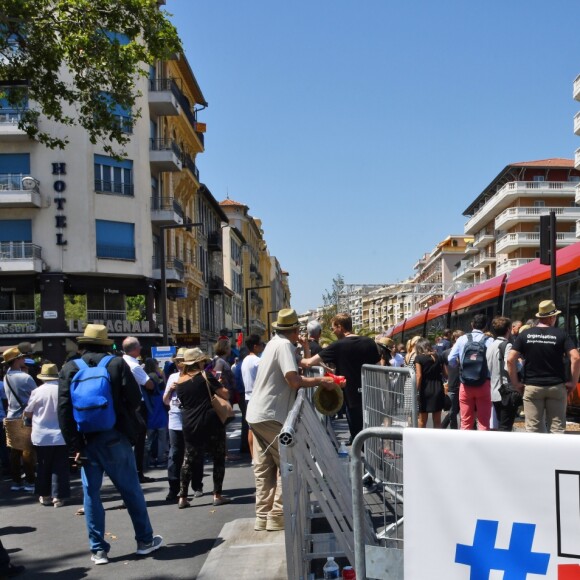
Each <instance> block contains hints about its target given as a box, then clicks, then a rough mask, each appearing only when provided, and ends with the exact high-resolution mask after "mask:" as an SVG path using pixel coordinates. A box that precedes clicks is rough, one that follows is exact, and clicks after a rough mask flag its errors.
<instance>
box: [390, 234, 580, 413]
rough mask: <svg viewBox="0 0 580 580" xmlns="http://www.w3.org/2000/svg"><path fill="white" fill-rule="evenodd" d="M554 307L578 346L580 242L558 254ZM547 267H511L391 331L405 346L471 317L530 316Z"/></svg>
mask: <svg viewBox="0 0 580 580" xmlns="http://www.w3.org/2000/svg"><path fill="white" fill-rule="evenodd" d="M556 266H557V281H556V300H555V302H556V304H557V306H558V308H559V309H560V310H562V315H561V316H560V317H559V319H558V326H560V327H561V328H564V329H565V330H566V331H567V332H568V334H569V335H570V336H571V337H572V339H573V340H574V342H575V344H576V345H577V346H578V345H580V242H577V243H575V244H572V245H571V246H568V247H566V248H562V249H561V250H558V252H557V258H556ZM550 292H551V290H550V266H544V265H542V264H540V261H539V259H536V260H533V261H532V262H529V263H527V264H525V265H523V266H520V267H518V268H515V269H514V270H512V271H511V272H510V273H509V274H502V275H501V276H496V277H495V278H492V279H490V280H486V281H485V282H482V283H481V284H477V285H476V286H473V287H471V288H468V289H467V290H463V291H461V292H457V293H455V294H453V295H452V296H448V297H447V298H445V299H444V300H442V301H441V302H438V303H437V304H434V305H433V306H430V307H429V308H427V309H425V310H422V311H421V312H418V313H417V314H415V315H414V316H411V317H410V318H408V319H406V320H404V321H403V322H400V323H399V324H397V325H396V326H394V327H393V328H392V329H390V331H389V333H388V334H389V336H391V337H392V338H393V339H394V340H395V341H396V342H406V341H407V340H408V339H409V338H411V337H413V336H415V335H419V336H427V337H429V338H431V339H433V338H434V337H435V336H436V335H437V334H441V332H442V331H443V329H445V328H451V329H457V328H458V329H461V330H464V331H468V330H470V322H471V319H472V318H473V316H474V315H475V314H478V313H483V314H486V315H487V317H488V319H489V320H491V319H492V318H493V317H494V316H497V315H503V316H507V317H509V318H511V319H512V320H522V321H523V322H524V323H525V322H526V320H528V319H529V318H534V314H535V313H536V312H537V307H538V304H539V303H540V302H541V301H542V300H547V299H549V298H551V296H550ZM570 407H572V408H573V409H571V410H574V411H575V412H579V413H580V390H579V389H578V388H577V389H576V391H575V392H574V393H573V394H572V395H571V399H570Z"/></svg>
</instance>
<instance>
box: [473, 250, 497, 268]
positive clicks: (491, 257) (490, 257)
mask: <svg viewBox="0 0 580 580" xmlns="http://www.w3.org/2000/svg"><path fill="white" fill-rule="evenodd" d="M474 260H475V265H476V266H479V267H480V268H483V267H484V266H491V265H492V264H495V262H496V256H495V252H481V253H480V254H479V255H478V256H475V258H474Z"/></svg>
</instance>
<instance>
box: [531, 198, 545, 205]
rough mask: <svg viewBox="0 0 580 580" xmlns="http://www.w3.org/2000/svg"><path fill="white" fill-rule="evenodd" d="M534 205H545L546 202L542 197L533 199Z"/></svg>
mask: <svg viewBox="0 0 580 580" xmlns="http://www.w3.org/2000/svg"><path fill="white" fill-rule="evenodd" d="M534 207H546V202H545V201H544V200H543V199H537V200H536V201H534Z"/></svg>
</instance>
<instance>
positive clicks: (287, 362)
mask: <svg viewBox="0 0 580 580" xmlns="http://www.w3.org/2000/svg"><path fill="white" fill-rule="evenodd" d="M295 351H296V347H295V346H294V345H293V344H292V343H291V342H290V341H289V340H288V339H287V338H286V337H285V336H282V335H278V334H277V335H276V336H274V338H273V339H272V340H270V341H269V342H268V344H267V345H266V348H265V349H264V353H263V354H262V358H261V359H260V364H259V366H258V373H257V375H256V380H255V382H254V389H253V391H252V398H251V399H250V402H249V403H248V410H247V413H246V420H247V421H248V423H250V424H251V423H261V422H263V421H277V422H278V423H280V424H283V423H284V421H285V420H286V417H287V416H288V413H289V411H290V409H291V408H292V405H293V404H294V401H295V400H296V391H295V390H293V389H291V388H290V386H289V385H288V383H287V382H286V379H285V375H286V374H287V373H289V372H291V371H294V372H296V373H298V364H297V363H296V356H295Z"/></svg>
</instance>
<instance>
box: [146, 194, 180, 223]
mask: <svg viewBox="0 0 580 580" xmlns="http://www.w3.org/2000/svg"><path fill="white" fill-rule="evenodd" d="M183 216H184V214H183V208H182V207H181V204H180V203H179V202H178V201H177V200H176V199H175V198H174V197H152V198H151V221H152V222H153V223H154V224H156V225H158V226H167V225H173V224H182V223H183Z"/></svg>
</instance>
